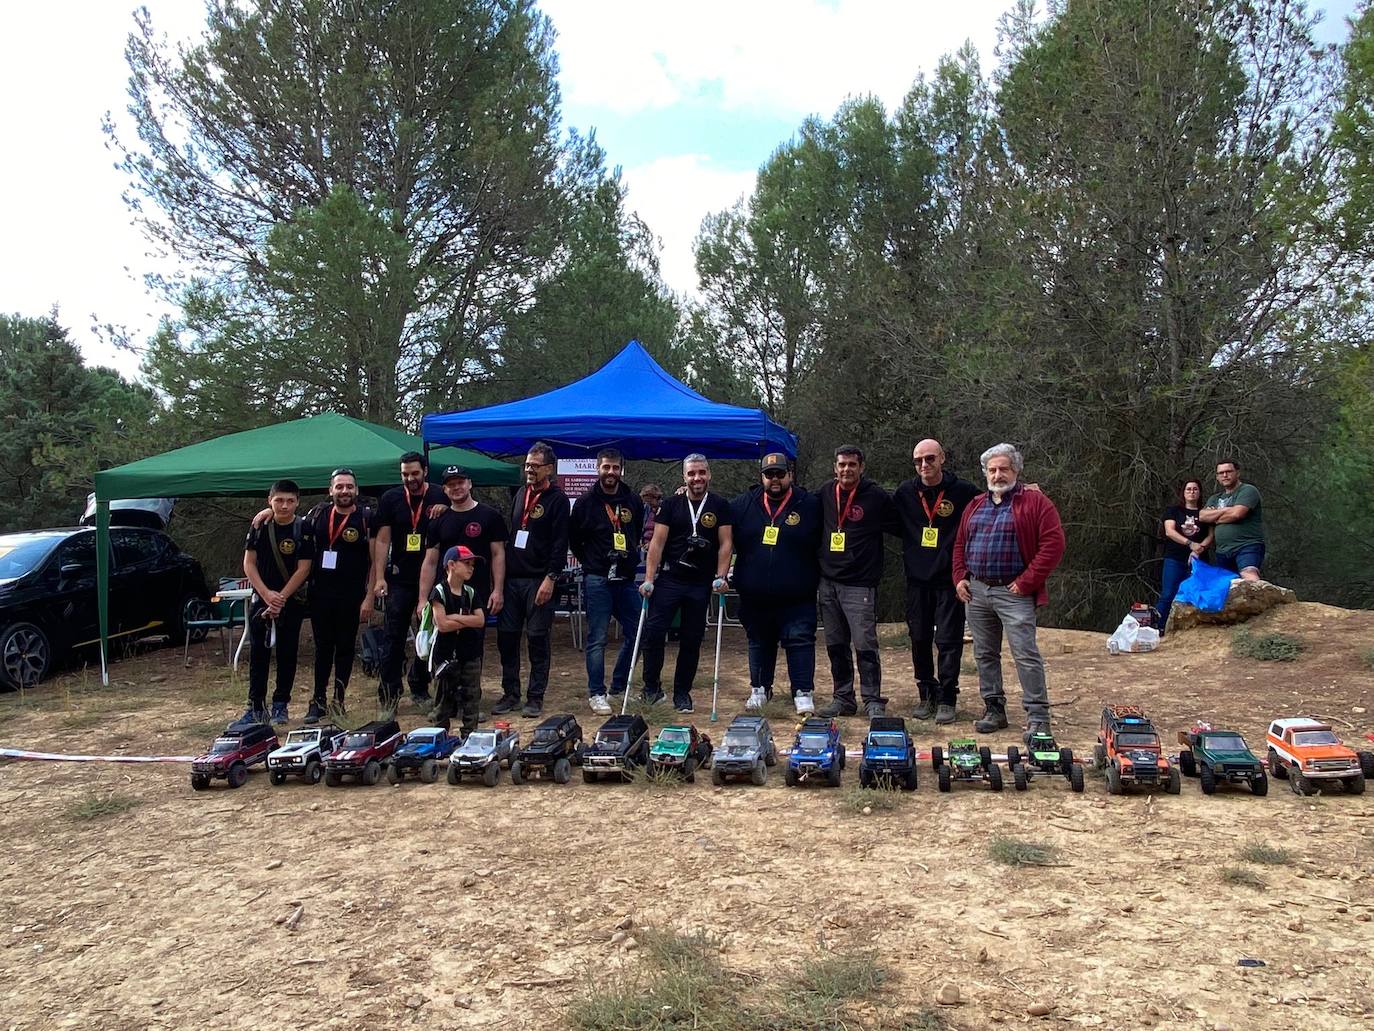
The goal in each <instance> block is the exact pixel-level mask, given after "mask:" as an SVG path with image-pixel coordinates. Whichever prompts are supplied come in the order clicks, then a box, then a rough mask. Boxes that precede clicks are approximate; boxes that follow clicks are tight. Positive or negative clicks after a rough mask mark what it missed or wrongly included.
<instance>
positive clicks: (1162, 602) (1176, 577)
mask: <svg viewBox="0 0 1374 1031" xmlns="http://www.w3.org/2000/svg"><path fill="white" fill-rule="evenodd" d="M1191 572H1192V567H1191V566H1189V564H1188V563H1187V562H1186V561H1184V560H1183V559H1181V558H1165V559H1164V572H1163V573H1161V574H1160V583H1159V604H1158V605H1156V606H1155V612H1157V613H1158V614H1159V626H1158V627H1157V628H1156V629H1158V630H1159V631H1160V633H1163V632H1164V626H1165V624H1166V623H1168V622H1169V609H1171V608H1173V605H1174V595H1176V594H1178V585H1179V584H1181V583H1183V581H1184V580H1186V579H1188V575H1189V574H1190V573H1191Z"/></svg>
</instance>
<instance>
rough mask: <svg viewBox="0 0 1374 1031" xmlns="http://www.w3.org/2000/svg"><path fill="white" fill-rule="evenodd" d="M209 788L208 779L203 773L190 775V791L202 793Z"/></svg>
mask: <svg viewBox="0 0 1374 1031" xmlns="http://www.w3.org/2000/svg"><path fill="white" fill-rule="evenodd" d="M209 786H210V778H209V777H207V776H206V775H205V774H203V773H193V774H191V790H192V791H204V790H205V789H206V788H208V787H209Z"/></svg>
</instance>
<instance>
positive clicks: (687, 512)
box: [656, 491, 734, 584]
mask: <svg viewBox="0 0 1374 1031" xmlns="http://www.w3.org/2000/svg"><path fill="white" fill-rule="evenodd" d="M698 504H700V505H701V514H700V516H699V517H698V519H697V525H696V537H697V538H699V539H700V540H702V541H704V542H705V543H704V544H696V545H693V544H692V543H690V538H691V537H692V536H693V534H692V511H691V509H692V508H693V507H696V505H698ZM656 522H657V523H663V524H667V527H668V540H667V542H666V543H665V544H664V546H663V561H662V563H661V565H660V568H661V569H662V571H663V572H664V573H667V574H669V575H671V576H673V577H675V578H676V579H678V580H686V581H687V582H689V583H708V584H709V583H710V582H711V581H712V580H714V579H715V578H716V567H717V566H718V565H719V562H720V528H721V527H722V526H732V525H733V524H734V517H733V516H731V514H730V502H728V501H726V500H725V499H724V498H723V497H721V496H720V495H719V494H713V493H711V492H710V491H707V492H706V497H705V498H704V499H703V501H702V502H695V503H693V504H692V505H691V506H690V507H689V505H688V501H687V495H686V494H674V495H673V496H672V497H670V498H665V499H664V501H663V507H662V508H660V509H659V510H658V518H657V520H656Z"/></svg>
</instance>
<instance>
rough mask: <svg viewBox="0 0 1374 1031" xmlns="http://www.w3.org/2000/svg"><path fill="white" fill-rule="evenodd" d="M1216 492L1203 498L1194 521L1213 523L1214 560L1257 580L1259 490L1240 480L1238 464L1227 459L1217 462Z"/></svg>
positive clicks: (1261, 552) (1259, 561)
mask: <svg viewBox="0 0 1374 1031" xmlns="http://www.w3.org/2000/svg"><path fill="white" fill-rule="evenodd" d="M1217 484H1218V485H1219V486H1220V487H1221V491H1220V493H1217V494H1213V495H1212V496H1211V497H1210V498H1208V499H1207V504H1206V505H1204V506H1203V508H1202V511H1201V512H1199V513H1198V522H1200V523H1207V524H1215V526H1216V528H1217V529H1216V548H1217V564H1218V565H1219V566H1222V567H1223V568H1225V569H1230V570H1231V571H1233V572H1236V573H1239V574H1240V575H1241V576H1242V577H1244V578H1245V579H1246V580H1258V579H1259V578H1260V568H1261V567H1262V566H1263V565H1264V518H1263V516H1261V515H1260V492H1259V491H1258V490H1257V489H1255V487H1253V486H1251V485H1250V484H1248V483H1241V482H1240V467H1239V466H1238V465H1236V463H1235V462H1234V461H1232V460H1231V459H1229V458H1228V459H1225V460H1223V461H1221V462H1218V463H1217Z"/></svg>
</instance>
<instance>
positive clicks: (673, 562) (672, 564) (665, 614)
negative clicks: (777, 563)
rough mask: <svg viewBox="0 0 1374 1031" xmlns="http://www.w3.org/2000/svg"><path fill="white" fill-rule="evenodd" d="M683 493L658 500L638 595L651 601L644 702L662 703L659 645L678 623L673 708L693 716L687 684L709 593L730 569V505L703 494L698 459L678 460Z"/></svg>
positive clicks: (704, 472)
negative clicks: (674, 623)
mask: <svg viewBox="0 0 1374 1031" xmlns="http://www.w3.org/2000/svg"><path fill="white" fill-rule="evenodd" d="M682 479H683V481H684V482H685V483H686V486H687V491H686V493H684V494H674V495H673V496H672V497H670V498H668V499H667V500H666V501H664V502H663V507H662V508H660V509H659V510H658V521H657V522H656V523H655V524H654V537H653V540H652V541H651V542H650V543H649V557H648V559H647V560H646V562H645V564H644V583H643V584H641V585H640V588H639V593H640V594H642V595H643V596H644V597H646V598H648V599H649V615H648V618H647V620H645V623H644V643H643V650H644V700H645V701H646V702H648V703H650V704H653V703H654V702H657V701H658V700H659V699H661V698H662V697H663V689H662V687H661V683H662V676H663V645H664V639H665V638H666V637H667V635H668V628H669V627H670V626H671V625H672V622H673V617H674V616H676V615H679V614H680V615H681V619H680V620H679V624H678V625H679V634H680V636H679V639H678V641H679V643H678V651H677V667H676V668H675V669H674V670H673V707H674V708H675V709H676V710H677V711H678V712H680V713H683V714H686V713H690V712H692V711H693V706H692V682H693V681H694V680H695V679H696V675H697V662H698V661H699V659H700V658H701V641H702V638H703V637H705V636H706V613H707V609H708V607H709V605H710V600H711V592H712V591H713V590H714V591H716V592H718V593H720V594H724V593H725V590H726V583H725V576H726V574H727V573H728V572H729V571H730V550H731V546H732V540H733V538H732V536H731V533H730V524H731V516H730V503H729V502H728V501H726V500H725V499H724V498H723V497H721V496H720V495H719V494H712V493H711V492H710V491H709V490H707V488H708V487H709V486H710V484H711V467H710V466H709V465H708V464H707V462H706V456H705V455H702V454H690V455H688V456H687V457H686V458H684V459H683V460H682Z"/></svg>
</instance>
